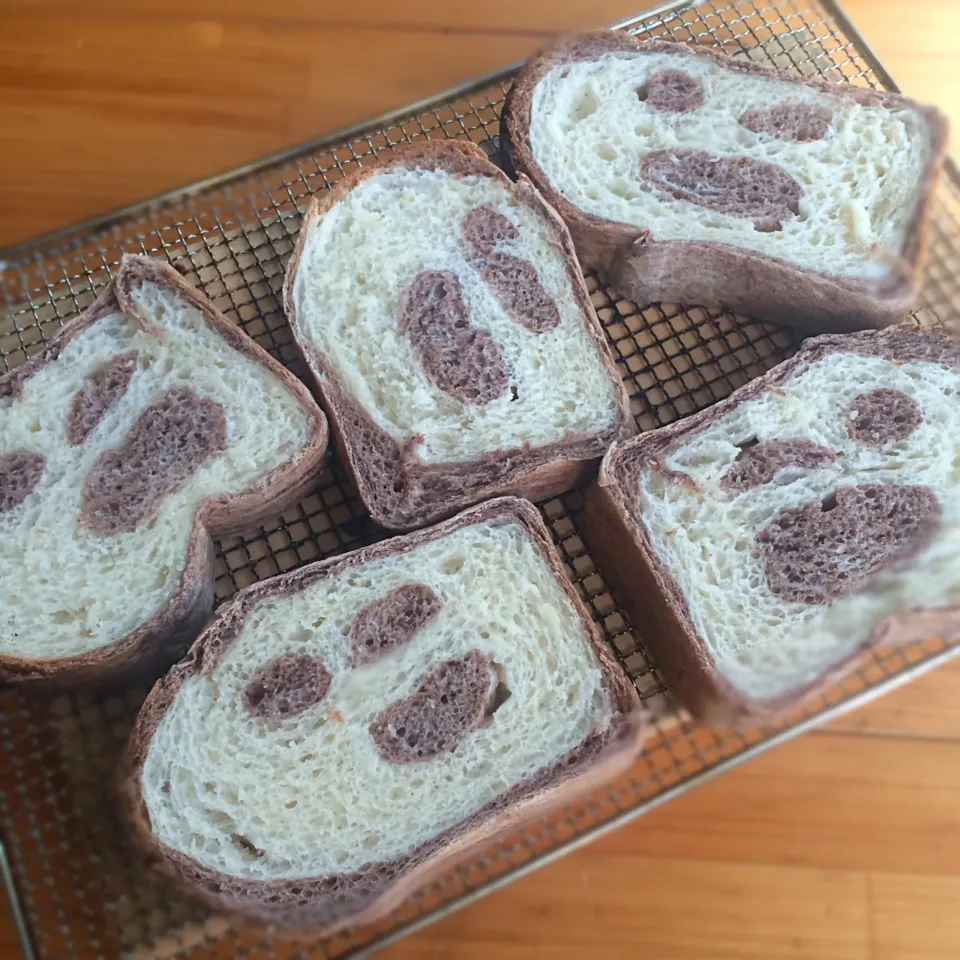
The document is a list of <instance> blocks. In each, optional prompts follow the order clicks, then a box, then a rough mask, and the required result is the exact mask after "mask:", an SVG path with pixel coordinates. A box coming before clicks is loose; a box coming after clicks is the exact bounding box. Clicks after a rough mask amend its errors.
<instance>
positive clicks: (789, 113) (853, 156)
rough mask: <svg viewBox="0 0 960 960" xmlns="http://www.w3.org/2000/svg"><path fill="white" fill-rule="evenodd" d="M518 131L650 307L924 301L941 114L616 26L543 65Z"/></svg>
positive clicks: (884, 309) (826, 323)
mask: <svg viewBox="0 0 960 960" xmlns="http://www.w3.org/2000/svg"><path fill="white" fill-rule="evenodd" d="M503 124H504V132H503V142H504V146H505V148H506V152H507V154H508V155H509V157H510V158H511V160H512V164H513V166H514V167H515V168H516V169H517V170H518V171H519V172H521V173H524V174H526V175H527V176H528V177H529V178H530V179H531V180H532V181H533V183H534V185H535V186H536V187H537V188H538V189H539V190H540V192H541V193H542V194H543V196H544V198H545V199H546V200H547V202H548V203H550V204H551V205H552V206H553V207H554V208H555V209H556V210H557V212H558V213H559V214H560V215H561V216H562V217H563V218H564V220H565V221H566V223H567V225H568V226H569V228H570V232H571V234H572V236H573V240H574V244H575V246H576V249H577V253H578V255H579V257H580V259H581V262H582V263H583V264H584V266H591V267H595V268H597V269H599V270H600V271H602V272H603V273H605V274H606V275H607V276H608V278H609V280H610V281H611V283H612V285H613V286H614V287H615V288H616V289H617V291H618V292H619V293H621V294H622V295H624V296H626V297H628V298H630V299H632V300H635V301H636V302H637V303H641V304H643V303H650V302H653V301H669V302H673V303H696V304H704V305H707V306H710V307H718V308H721V307H722V308H730V309H734V310H737V311H740V312H742V313H746V314H748V315H751V316H754V317H758V318H760V319H763V320H769V321H772V322H775V323H783V324H791V325H794V326H799V327H804V328H807V329H819V330H836V331H838V332H845V331H850V330H856V329H861V328H865V327H882V326H886V325H888V324H891V323H893V322H895V321H897V320H899V319H902V318H903V317H904V315H905V314H906V313H907V312H908V311H909V310H910V309H911V308H912V307H913V306H914V305H915V303H916V298H917V292H918V281H919V278H920V271H921V261H922V255H923V249H924V237H925V233H926V229H925V221H926V219H927V214H928V208H929V203H930V198H931V194H932V191H933V188H934V185H935V182H936V178H937V174H938V171H939V169H940V166H941V162H942V159H943V155H944V149H945V145H946V140H947V123H946V119H945V118H944V117H943V115H942V114H941V113H940V112H939V111H938V110H936V109H935V108H933V107H928V106H923V105H921V104H918V103H916V102H915V101H912V100H909V99H907V98H906V97H902V96H900V95H898V94H891V93H880V92H877V91H875V90H871V89H866V88H864V87H859V86H853V85H848V84H837V83H829V82H826V81H823V80H819V79H805V78H801V77H798V76H794V75H786V74H780V73H776V72H775V71H773V70H771V69H770V68H768V67H767V66H765V65H762V64H758V63H756V62H754V61H752V60H748V59H745V58H740V57H727V56H724V55H722V54H720V53H718V52H716V51H714V50H711V49H708V48H704V47H694V46H687V45H684V44H680V43H670V42H667V41H659V40H657V41H646V42H641V41H638V40H636V39H635V38H634V37H631V36H630V35H628V34H625V33H620V32H604V33H596V34H585V35H582V36H577V37H570V38H566V39H564V40H562V41H560V42H558V43H557V44H555V45H554V46H551V47H549V48H548V49H546V50H544V51H543V52H541V53H540V54H538V55H536V56H535V57H533V58H531V60H529V61H528V62H527V64H526V65H525V66H524V68H523V69H522V70H521V71H520V74H519V75H518V77H517V79H516V81H515V83H514V86H513V88H512V90H511V91H510V94H509V96H508V99H507V104H506V107H505V110H504V118H503Z"/></svg>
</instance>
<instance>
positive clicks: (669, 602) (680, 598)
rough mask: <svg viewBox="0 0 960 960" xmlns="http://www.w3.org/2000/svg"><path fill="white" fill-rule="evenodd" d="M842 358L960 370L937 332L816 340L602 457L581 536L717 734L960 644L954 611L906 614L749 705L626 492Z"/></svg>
mask: <svg viewBox="0 0 960 960" xmlns="http://www.w3.org/2000/svg"><path fill="white" fill-rule="evenodd" d="M840 352H842V353H851V354H854V355H856V356H863V357H886V358H889V359H891V360H892V361H893V362H895V363H909V362H928V363H936V364H940V365H942V366H947V367H951V368H954V369H956V368H960V342H958V341H957V340H954V339H953V338H952V337H949V336H948V335H946V334H943V333H934V332H928V331H914V330H898V329H892V330H883V331H864V332H861V333H855V334H847V335H835V334H828V335H825V336H820V337H815V338H812V339H810V340H807V341H805V342H804V344H803V346H802V347H801V349H800V351H799V352H798V353H797V354H795V355H794V356H793V357H791V358H790V359H789V360H786V361H784V362H783V363H781V364H779V365H778V366H776V367H774V368H773V369H772V370H770V371H769V372H768V373H766V374H764V375H763V376H761V377H758V378H757V379H755V380H752V381H751V382H750V383H748V384H746V385H745V386H743V387H741V388H740V389H739V390H737V391H736V392H734V393H733V394H732V395H731V396H729V397H727V398H726V399H725V400H721V401H720V402H719V403H717V404H715V405H714V406H712V407H710V408H708V409H707V410H704V411H701V412H700V413H696V414H694V415H693V416H690V417H686V418H685V419H683V420H680V421H678V422H677V423H674V424H671V425H670V426H667V427H662V428H661V429H659V430H654V431H652V432H650V433H646V434H644V435H642V436H639V437H635V438H634V439H633V440H630V441H627V442H626V443H620V444H616V445H615V446H614V447H613V448H611V450H610V452H609V453H608V454H607V456H606V457H604V461H603V464H602V466H601V468H600V474H599V476H598V478H597V482H596V483H594V484H593V485H591V487H590V489H589V491H588V492H587V498H586V503H585V505H584V511H583V514H582V515H581V528H582V530H583V536H584V539H585V540H586V542H587V545H588V546H589V548H590V551H591V554H592V555H593V557H594V559H595V560H596V561H597V564H598V566H599V568H600V571H601V573H602V575H603V577H604V578H605V579H606V580H607V582H608V583H610V584H611V585H612V586H613V587H614V590H615V593H616V596H617V598H618V599H619V600H620V602H621V603H622V604H623V606H624V608H625V609H626V610H627V612H628V613H629V614H630V617H631V619H632V621H633V623H634V624H635V625H636V626H637V628H638V630H639V631H640V634H641V637H642V639H643V641H644V643H645V644H646V645H647V647H648V648H649V649H650V651H651V653H652V654H653V657H654V662H655V664H656V666H657V668H658V669H659V670H660V672H661V675H662V676H663V677H664V678H665V679H666V680H667V682H668V683H669V685H670V687H671V689H672V690H673V692H674V694H675V695H676V696H677V698H678V699H679V701H680V702H681V703H682V704H683V705H684V706H685V707H686V708H687V709H688V710H689V711H690V712H691V713H692V714H694V716H696V717H697V718H698V719H700V720H701V721H704V722H707V723H712V724H718V725H720V724H728V723H738V722H744V721H749V720H751V718H753V717H763V716H769V715H771V714H776V713H778V712H780V711H782V710H784V709H789V708H791V707H793V706H795V705H796V704H797V703H798V702H799V701H801V700H802V699H803V698H804V697H805V696H807V695H808V694H809V693H811V692H816V691H818V690H821V689H822V688H824V687H825V686H827V685H829V683H830V682H832V681H834V680H836V679H838V678H839V677H841V676H843V675H844V674H845V673H847V672H848V671H850V670H851V669H853V668H854V667H855V666H856V665H857V664H858V663H859V662H860V661H861V659H862V657H863V655H864V654H866V653H868V652H869V651H871V650H873V649H874V648H875V647H877V646H879V645H881V644H891V643H909V642H911V641H914V640H919V639H923V638H924V637H928V636H934V635H937V636H942V637H954V636H958V635H960V607H958V606H954V607H941V608H937V609H931V610H916V611H913V610H907V611H902V612H900V613H896V614H892V615H890V616H887V617H883V618H881V619H880V620H878V621H877V622H876V623H875V624H874V625H873V629H872V630H871V631H870V634H869V636H868V637H867V638H866V640H864V642H863V643H862V644H861V645H860V647H859V648H857V649H856V650H854V651H852V652H851V653H850V655H849V656H847V657H846V658H844V659H842V660H840V661H838V662H836V663H834V664H832V665H831V666H830V667H828V668H827V669H826V670H824V672H823V673H822V674H821V675H820V676H819V677H816V678H815V679H813V680H811V681H810V682H809V683H807V684H805V685H803V686H801V687H798V688H797V689H796V690H794V691H792V692H790V693H788V694H785V695H783V696H779V697H775V698H772V699H767V700H764V699H758V698H753V697H749V696H747V695H745V694H743V693H742V692H741V691H740V690H738V689H737V688H735V687H733V686H732V685H731V684H730V683H729V681H727V680H726V678H725V677H724V676H723V675H722V674H720V673H719V672H718V671H717V670H716V668H715V666H714V663H713V660H712V658H711V656H710V653H709V651H708V648H707V645H706V642H705V641H704V639H703V638H702V637H701V636H700V635H699V633H698V632H697V630H696V627H695V626H694V624H693V622H692V620H691V618H690V611H689V608H688V606H687V601H686V598H685V597H684V594H683V591H682V590H681V589H680V587H679V585H678V584H677V582H676V580H675V579H674V578H673V576H672V575H671V574H670V572H669V570H668V569H667V567H666V566H665V565H664V564H663V562H662V561H661V560H660V559H659V557H658V556H657V554H656V553H655V551H654V549H653V547H652V545H651V543H650V536H649V532H648V531H647V528H646V525H645V524H644V522H643V518H642V513H641V511H640V509H639V507H638V505H637V504H636V502H635V498H634V495H633V493H632V491H633V490H634V489H635V487H636V477H637V471H638V470H639V468H640V467H641V466H649V465H651V464H656V463H658V462H660V461H662V459H663V458H664V457H666V456H668V455H669V454H670V452H671V451H672V450H674V449H676V448H677V447H678V446H679V445H680V444H682V443H684V442H685V441H686V440H687V439H688V438H689V437H691V436H693V435H696V434H697V433H699V432H701V431H702V430H703V429H705V428H706V427H707V426H709V425H710V424H711V423H713V422H714V421H715V420H717V419H719V418H720V417H722V416H724V415H726V414H728V413H730V412H731V411H732V410H733V409H734V408H735V407H736V406H738V405H739V404H741V403H744V402H747V401H750V400H755V399H757V398H759V397H760V396H762V395H763V394H765V393H767V392H768V391H772V390H778V389H779V388H780V387H781V385H782V384H783V383H785V382H786V381H787V380H788V379H789V378H790V377H792V376H794V375H795V374H796V373H798V372H799V371H800V370H801V369H802V368H803V367H805V366H807V365H808V364H810V363H813V362H815V361H817V360H819V359H821V358H822V357H824V356H827V355H828V354H831V353H840Z"/></svg>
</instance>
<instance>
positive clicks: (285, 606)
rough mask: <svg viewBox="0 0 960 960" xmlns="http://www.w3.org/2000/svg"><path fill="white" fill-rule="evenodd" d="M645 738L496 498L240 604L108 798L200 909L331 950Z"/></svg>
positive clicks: (153, 706) (512, 511)
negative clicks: (346, 933) (321, 941)
mask: <svg viewBox="0 0 960 960" xmlns="http://www.w3.org/2000/svg"><path fill="white" fill-rule="evenodd" d="M642 715H643V713H642V708H641V706H640V703H639V699H638V697H637V693H636V690H635V689H634V687H633V685H632V684H631V683H630V681H629V680H628V679H627V678H626V676H625V675H624V674H623V673H622V672H621V671H620V669H619V667H618V666H617V665H616V663H615V662H614V660H613V657H612V655H611V653H610V651H609V649H608V647H607V646H606V645H605V644H604V642H603V641H602V639H601V638H600V636H599V634H598V631H597V629H596V627H595V625H594V624H593V622H592V621H591V619H590V616H589V614H588V612H587V611H586V609H585V608H584V605H583V603H582V601H581V600H580V599H579V598H578V596H577V594H576V592H575V591H574V589H573V588H572V586H571V584H570V582H569V579H568V577H567V575H566V573H565V572H564V570H563V566H562V564H561V563H560V560H559V559H558V557H557V555H556V553H555V551H554V548H553V546H552V544H551V542H550V537H549V534H548V533H547V530H546V528H545V527H544V525H543V522H542V520H541V519H540V516H539V514H538V513H537V511H536V509H535V508H534V507H533V506H531V505H530V504H529V503H527V502H526V501H522V500H519V499H515V498H503V499H498V500H492V501H489V502H487V503H484V504H482V505H480V506H478V507H474V508H471V509H469V510H467V511H464V512H463V513H461V514H460V515H458V516H457V517H454V518H453V519H451V520H448V521H446V522H444V523H441V524H439V525H438V526H435V527H432V528H429V529H426V530H422V531H418V532H416V533H412V534H408V535H406V536H402V537H396V538H394V539H391V540H386V541H384V542H381V543H378V544H376V545H374V546H371V547H364V548H362V549H360V550H357V551H355V552H354V553H350V554H347V555H345V556H341V557H336V558H333V559H330V560H326V561H323V562H320V563H316V564H312V565H311V566H308V567H304V568H302V569H300V570H297V571H295V572H293V573H289V574H286V575H283V576H280V577H275V578H274V579H272V580H267V581H264V582H262V583H258V584H255V585H254V586H252V587H249V588H248V589H246V590H244V591H242V592H241V593H240V594H238V595H237V597H236V598H235V599H234V600H233V601H231V602H230V603H229V604H228V605H226V606H225V607H222V608H221V609H220V610H219V611H218V613H217V616H216V618H215V619H214V620H213V622H212V623H211V624H210V625H209V626H208V627H207V629H206V630H205V631H204V632H203V633H202V634H201V636H200V637H199V639H198V640H197V642H196V643H195V644H194V646H193V647H192V648H191V650H190V653H189V654H188V656H187V657H186V659H184V660H183V662H181V663H180V664H178V665H177V666H176V667H174V668H173V670H172V671H171V672H170V673H169V674H168V675H167V676H166V677H165V678H164V679H163V680H161V681H160V682H159V683H158V684H157V685H156V687H154V689H153V691H152V692H151V694H150V696H149V697H148V698H147V700H146V702H145V704H144V706H143V709H142V711H141V713H140V715H139V717H138V719H137V722H136V726H135V728H134V730H133V733H132V736H131V740H130V746H129V749H128V752H127V756H126V760H125V764H124V767H123V771H122V774H121V785H122V790H121V793H122V797H123V800H124V808H125V811H126V815H127V819H128V820H129V822H130V823H131V825H132V829H133V831H134V834H135V836H136V838H137V840H138V841H139V843H140V845H142V846H143V847H144V848H145V849H146V850H147V851H148V853H149V854H150V856H151V858H152V859H155V860H157V861H158V862H159V864H160V865H161V867H162V868H163V869H164V870H165V871H166V872H167V873H168V874H170V875H172V876H173V877H175V878H177V879H178V880H180V881H182V882H183V883H186V884H187V885H188V886H190V887H191V888H192V889H193V890H194V892H195V893H196V894H197V895H199V896H200V897H201V898H202V899H203V900H205V901H206V902H207V903H208V904H210V905H211V906H212V907H214V908H215V909H222V910H228V911H233V912H239V913H241V914H244V915H246V916H249V917H252V918H255V919H258V920H260V921H263V922H269V923H274V924H277V925H278V926H279V927H280V928H281V929H286V930H289V931H305V930H312V931H313V930H315V931H327V932H330V931H332V930H333V929H335V928H337V927H340V926H343V925H345V924H348V923H360V922H368V921H372V920H373V919H375V918H376V917H378V916H380V915H382V914H384V913H386V912H387V911H389V910H390V909H392V908H393V906H395V905H396V904H397V903H399V902H400V901H401V900H402V899H403V898H404V897H406V896H407V895H409V894H410V893H412V892H413V890H415V889H416V888H417V886H419V885H420V884H422V883H424V882H426V880H427V879H428V878H429V877H430V876H432V875H434V874H435V873H437V872H439V871H443V870H445V869H448V868H449V867H451V866H452V864H453V862H454V861H455V860H456V859H458V858H459V857H460V856H461V855H462V854H463V853H464V852H466V851H467V850H470V849H472V848H474V847H476V846H478V845H481V844H486V843H488V842H489V841H490V840H491V839H492V838H493V837H494V836H496V835H497V834H499V833H501V832H503V831H506V830H509V829H512V828H514V827H516V826H517V825H518V824H520V823H521V822H522V821H523V820H524V819H526V818H528V817H530V816H533V815H535V814H541V813H543V812H544V811H546V810H547V809H549V808H550V807H551V806H553V805H554V804H557V803H559V802H561V801H564V800H568V799H570V798H571V797H572V796H573V795H574V794H575V793H578V792H581V791H584V790H587V789H590V788H592V787H593V786H595V785H599V783H600V782H602V781H603V780H605V779H607V778H609V777H611V776H613V775H614V774H616V773H618V772H619V771H621V770H622V769H624V768H625V767H626V766H627V765H629V763H630V762H631V761H632V759H633V758H634V757H635V755H636V753H637V751H638V748H639V743H640V737H641V736H642V732H643V723H642Z"/></svg>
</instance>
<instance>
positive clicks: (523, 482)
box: [284, 141, 634, 529]
mask: <svg viewBox="0 0 960 960" xmlns="http://www.w3.org/2000/svg"><path fill="white" fill-rule="evenodd" d="M284 302H285V305H286V310H287V315H288V317H289V319H290V324H291V326H292V327H293V331H294V334H295V336H296V339H297V343H298V344H299V346H300V349H301V350H302V352H303V355H304V357H305V359H306V361H307V363H308V364H309V366H310V368H311V370H312V371H313V373H314V375H315V376H316V378H317V382H318V384H319V387H320V392H321V394H322V399H323V401H324V403H325V405H326V410H327V413H328V415H329V417H330V420H331V423H332V425H333V431H334V436H335V437H336V439H337V441H338V444H339V446H340V450H341V454H342V457H343V460H344V462H345V463H347V464H348V466H349V468H350V470H351V471H352V473H353V475H354V478H355V480H356V484H357V487H358V489H359V492H360V496H361V498H362V500H363V502H364V503H365V504H366V506H367V509H368V510H369V511H370V514H371V515H372V516H373V518H374V519H375V520H376V521H377V522H378V523H380V524H382V525H383V526H386V527H390V528H393V529H409V528H412V527H417V526H422V525H423V524H425V523H428V522H432V521H435V520H437V519H439V518H441V517H444V516H447V515H449V514H451V513H453V512H454V511H456V510H458V509H460V508H462V507H463V506H465V505H467V504H470V503H476V502H478V501H480V500H483V499H485V498H488V497H491V496H495V495H498V494H504V493H510V494H516V495H519V496H524V497H528V498H530V499H533V500H537V499H541V498H544V497H548V496H553V495H554V494H556V493H559V492H561V491H562V490H566V489H568V488H570V487H572V486H575V485H576V484H577V483H579V482H580V481H581V480H582V479H584V478H585V477H586V476H587V475H589V474H590V473H591V472H592V471H593V470H595V469H596V465H597V461H598V460H599V458H600V457H601V456H602V455H603V453H604V451H605V450H606V448H607V447H608V446H609V445H610V443H611V442H612V441H613V440H615V439H617V438H620V437H624V436H628V435H629V434H631V433H632V432H633V429H634V427H633V421H632V418H631V417H630V414H629V409H628V404H627V399H626V393H625V392H624V389H623V386H622V384H621V381H620V377H619V376H618V375H617V372H616V369H615V368H614V365H613V362H612V361H611V359H610V357H609V356H608V354H607V351H606V348H605V346H604V343H603V336H602V333H601V330H600V327H599V323H598V321H597V319H596V315H595V313H594V311H593V307H592V306H591V303H590V300H589V297H588V295H587V292H586V288H585V287H584V284H583V279H582V276H581V274H580V269H579V267H578V266H577V263H576V260H575V258H574V253H573V248H572V247H571V244H570V238H569V235H568V234H567V231H566V229H565V228H564V226H563V224H562V223H561V222H560V220H559V219H558V218H557V216H556V214H554V213H553V211H552V210H550V209H549V208H548V207H547V206H546V205H545V204H544V203H543V201H542V200H541V199H540V197H539V195H538V194H537V192H536V191H535V190H534V189H533V188H532V187H531V186H530V185H529V184H528V183H527V182H526V181H525V180H524V181H521V182H520V183H519V184H513V183H511V182H510V181H509V180H508V179H507V177H506V176H504V174H503V173H502V172H501V171H500V170H499V169H498V168H497V167H495V166H494V165H493V164H492V163H490V161H489V160H487V159H486V156H485V154H484V153H483V151H482V150H480V148H479V147H476V146H474V145H473V144H471V143H463V142H460V141H443V142H429V143H424V144H419V145H412V146H406V147H402V148H398V149H397V150H396V151H394V152H392V153H390V154H389V155H387V156H381V158H380V161H379V162H378V163H376V164H375V165H373V166H371V167H364V168H363V170H361V171H359V172H357V173H355V174H353V175H352V176H348V177H347V178H345V179H344V180H342V181H341V182H340V183H338V184H337V185H336V186H335V187H334V188H333V189H332V190H330V191H328V192H327V193H326V194H325V195H324V196H323V197H321V198H319V199H318V200H315V201H314V202H313V203H312V204H311V206H310V209H309V210H308V212H307V215H306V217H305V219H304V222H303V226H302V228H301V231H300V236H299V238H298V241H297V246H296V249H295V251H294V254H293V257H292V259H291V260H290V263H289V266H288V268H287V275H286V283H285V287H284Z"/></svg>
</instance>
